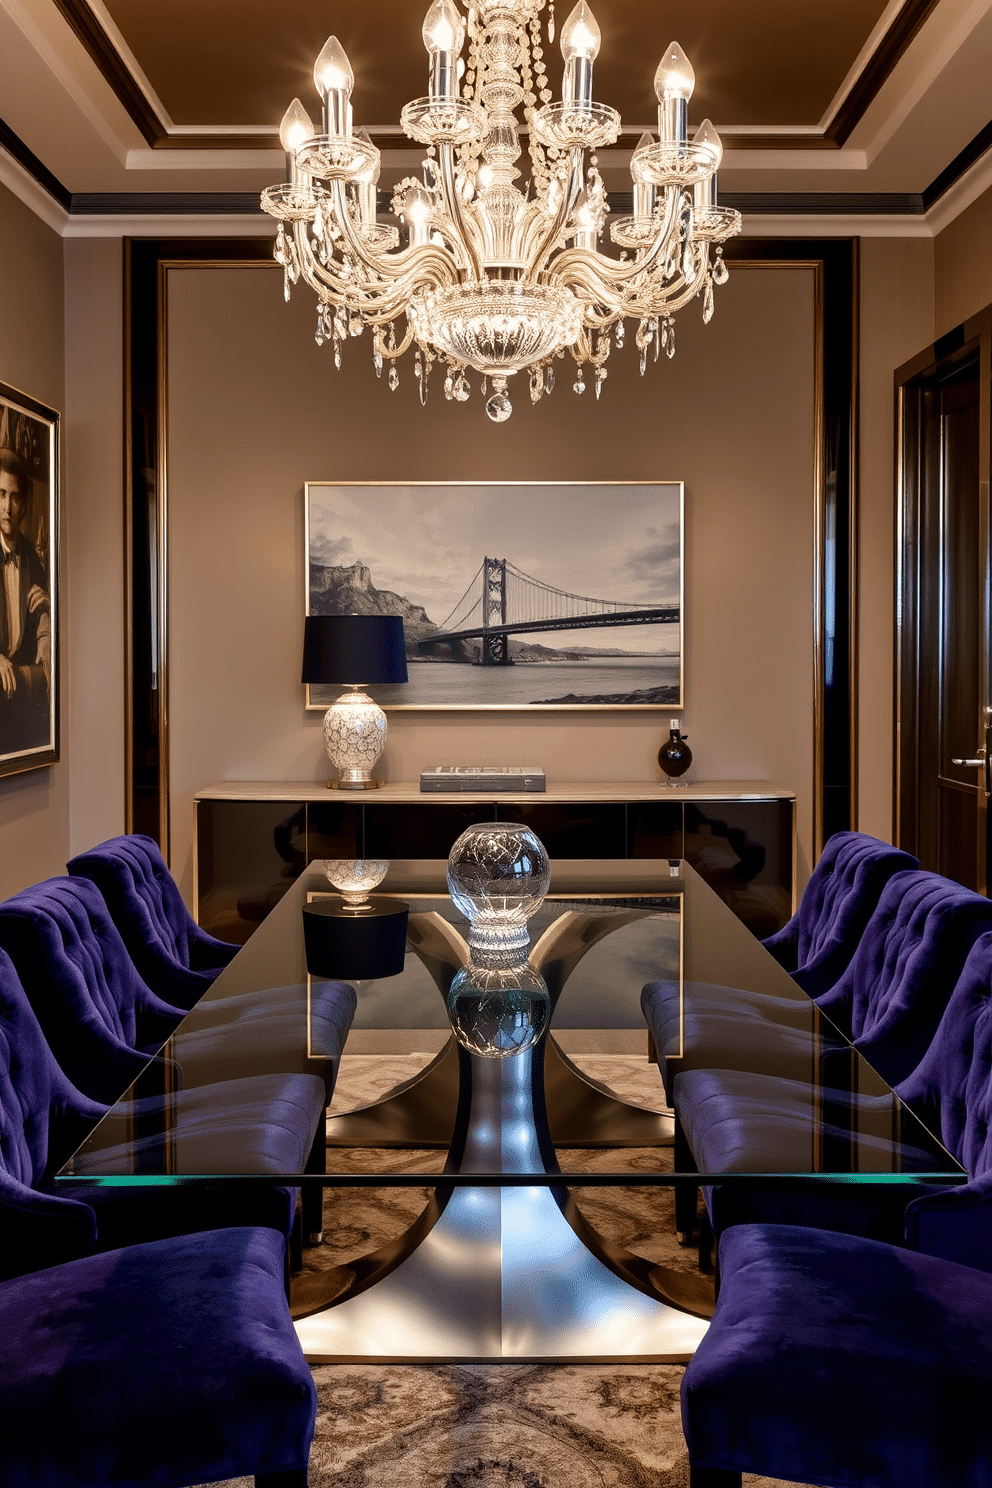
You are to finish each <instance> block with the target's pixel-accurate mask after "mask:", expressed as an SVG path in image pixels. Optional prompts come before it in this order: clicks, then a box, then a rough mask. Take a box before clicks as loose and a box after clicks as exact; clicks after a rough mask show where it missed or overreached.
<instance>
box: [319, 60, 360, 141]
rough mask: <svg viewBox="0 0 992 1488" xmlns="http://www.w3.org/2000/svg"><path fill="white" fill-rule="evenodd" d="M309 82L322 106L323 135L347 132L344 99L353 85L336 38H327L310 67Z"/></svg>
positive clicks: (349, 65) (348, 96)
mask: <svg viewBox="0 0 992 1488" xmlns="http://www.w3.org/2000/svg"><path fill="white" fill-rule="evenodd" d="M313 80H314V83H315V85H316V88H317V92H318V93H319V94H320V97H321V101H322V103H323V105H324V133H325V134H328V135H338V136H341V135H344V136H348V135H350V133H351V124H350V119H349V110H348V99H349V98H350V97H351V90H352V88H353V87H354V86H355V74H354V73H353V72H352V70H351V63H350V62H349V61H348V54H347V53H346V51H345V49H344V47H343V46H342V45H341V43H340V42H339V41H338V39H337V37H336V36H329V37H328V38H327V40H326V41H325V42H324V45H323V46H322V47H321V49H320V55H319V56H318V58H317V60H316V62H315V63H314V65H313Z"/></svg>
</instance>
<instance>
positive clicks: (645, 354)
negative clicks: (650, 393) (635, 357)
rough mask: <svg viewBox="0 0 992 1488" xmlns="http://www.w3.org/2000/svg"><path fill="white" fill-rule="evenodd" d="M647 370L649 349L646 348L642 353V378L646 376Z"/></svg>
mask: <svg viewBox="0 0 992 1488" xmlns="http://www.w3.org/2000/svg"><path fill="white" fill-rule="evenodd" d="M647 370H648V349H647V347H646V346H645V348H644V350H643V351H642V352H641V376H642V377H643V376H644V374H645V372H646V371H647Z"/></svg>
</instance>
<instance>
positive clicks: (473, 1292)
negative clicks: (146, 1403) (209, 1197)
mask: <svg viewBox="0 0 992 1488" xmlns="http://www.w3.org/2000/svg"><path fill="white" fill-rule="evenodd" d="M634 917H635V913H627V914H625V913H623V912H621V913H620V914H617V913H616V912H614V913H613V914H603V913H602V912H592V913H581V912H579V913H576V912H574V911H569V912H567V913H565V914H564V915H562V916H560V917H559V919H558V920H557V921H556V922H555V923H554V925H553V926H552V927H551V929H550V930H549V931H548V932H547V933H546V934H545V935H544V936H543V937H542V938H541V940H540V941H539V942H538V944H537V945H536V946H535V947H534V949H533V952H532V954H531V962H532V964H533V965H534V966H536V967H537V968H538V969H539V970H540V971H541V973H542V975H543V976H544V978H545V982H546V984H547V987H548V991H549V994H550V996H551V999H552V1004H554V1003H556V1002H557V1000H558V997H559V996H560V994H561V991H562V989H563V987H564V985H565V982H566V981H567V979H568V976H569V974H570V972H571V971H572V969H573V968H574V967H575V966H576V965H577V964H578V962H579V961H580V960H581V959H582V957H583V956H584V955H585V954H586V952H587V951H588V950H589V948H590V947H591V946H593V945H595V944H596V943H597V942H598V941H599V940H601V939H602V938H603V937H605V936H606V935H608V934H610V933H611V932H612V931H614V930H616V928H617V927H618V925H621V924H623V923H625V922H626V921H627V919H628V918H634ZM410 944H411V946H412V947H413V948H414V950H415V952H416V954H417V955H418V957H419V958H420V960H421V961H422V962H423V963H424V965H425V966H426V967H427V968H428V970H429V971H430V973H431V975H432V977H433V979H434V981H435V982H436V984H437V986H438V989H439V991H441V992H442V994H446V993H447V990H448V987H449V986H450V984H451V979H452V977H453V975H454V973H455V971H456V970H457V968H458V967H459V965H462V964H464V962H465V959H466V956H467V947H466V945H465V942H464V941H463V940H462V938H461V936H460V935H459V934H458V932H457V931H456V930H455V929H454V928H453V927H452V926H451V925H450V924H448V923H447V922H446V921H444V920H443V919H442V917H441V916H439V915H435V914H426V915H414V916H411V925H410ZM549 1106H550V1108H551V1110H550V1113H549V1109H548V1108H549ZM549 1114H550V1115H551V1122H550V1124H549ZM425 1139H426V1141H425ZM671 1139H672V1138H671V1118H670V1117H668V1116H665V1115H663V1114H660V1113H656V1112H649V1111H643V1110H639V1109H638V1108H636V1107H633V1106H629V1105H627V1104H626V1103H625V1102H623V1101H620V1100H618V1099H617V1098H616V1097H615V1096H613V1095H611V1094H610V1093H609V1092H608V1091H607V1090H605V1089H604V1088H603V1087H601V1086H598V1085H596V1084H595V1082H591V1081H589V1080H587V1079H586V1078H585V1076H583V1075H582V1072H581V1071H580V1070H578V1069H576V1067H575V1066H574V1065H573V1064H572V1063H571V1061H569V1060H568V1059H567V1058H566V1057H565V1056H564V1054H562V1052H561V1050H560V1049H558V1047H557V1045H556V1044H555V1043H554V1042H553V1040H551V1039H549V1038H545V1039H544V1040H543V1041H542V1042H541V1043H539V1044H538V1045H537V1046H536V1047H535V1048H533V1049H530V1050H527V1051H526V1052H524V1053H521V1054H516V1055H514V1056H512V1057H510V1058H505V1059H491V1058H483V1057H481V1056H479V1055H476V1054H470V1053H468V1052H467V1051H466V1050H465V1049H463V1048H460V1047H459V1046H458V1045H456V1044H455V1043H454V1041H453V1040H452V1041H451V1043H450V1044H449V1045H448V1046H447V1048H446V1049H445V1050H442V1052H441V1054H440V1055H439V1056H438V1058H437V1059H436V1060H434V1061H433V1063H432V1064H431V1065H429V1066H428V1068H427V1069H426V1070H424V1071H422V1072H421V1075H420V1076H418V1077H417V1078H416V1079H415V1080H413V1081H410V1082H408V1083H407V1085H406V1086H404V1087H402V1089H401V1090H399V1091H397V1092H394V1094H393V1095H392V1096H388V1097H386V1098H385V1099H383V1100H382V1101H380V1102H378V1103H376V1105H374V1106H371V1107H366V1108H364V1110H362V1111H360V1112H353V1113H351V1112H350V1113H345V1114H344V1115H342V1116H340V1117H336V1118H332V1119H331V1120H330V1121H329V1123H328V1140H329V1144H330V1145H332V1146H334V1145H338V1144H342V1145H345V1144H349V1143H353V1142H354V1143H358V1144H360V1143H361V1142H363V1141H366V1142H378V1143H381V1144H382V1145H397V1146H399V1145H408V1144H409V1145H414V1144H418V1145H419V1144H420V1143H423V1144H424V1145H434V1144H436V1143H438V1141H441V1142H443V1144H444V1145H446V1146H447V1147H448V1158H447V1161H446V1163H445V1170H444V1171H445V1173H448V1174H454V1173H457V1174H460V1175H462V1176H463V1177H464V1176H465V1175H468V1174H471V1173H486V1174H490V1175H491V1174H494V1173H507V1174H511V1173H513V1174H524V1175H526V1174H534V1175H535V1176H537V1175H547V1176H549V1177H550V1176H555V1175H558V1174H559V1173H560V1171H561V1170H560V1168H559V1166H558V1162H557V1159H556V1156H555V1148H554V1143H555V1142H558V1143H559V1144H560V1145H580V1144H581V1145H583V1146H586V1145H588V1146H604V1145H615V1146H624V1145H626V1146H634V1145H638V1146H640V1145H643V1146H648V1145H657V1146H662V1145H664V1146H667V1145H669V1144H670V1142H671ZM634 1176H635V1175H633V1174H632V1177H634ZM349 1270H350V1272H351V1275H352V1276H353V1278H354V1279H353V1280H352V1281H351V1284H350V1286H347V1287H346V1289H345V1290H344V1292H343V1293H339V1300H336V1301H334V1302H333V1303H332V1304H331V1305H330V1306H327V1307H325V1308H324V1309H323V1310H320V1311H315V1312H314V1313H313V1314H311V1315H310V1316H308V1317H303V1318H300V1319H299V1321H298V1322H297V1325H296V1326H297V1332H298V1334H299V1337H300V1341H301V1343H302V1344H303V1348H304V1352H305V1353H306V1355H307V1357H308V1359H310V1360H311V1362H313V1363H317V1362H321V1363H326V1362H330V1361H332V1360H335V1359H369V1358H376V1359H406V1360H414V1359H418V1360H425V1361H426V1360H436V1359H457V1360H462V1361H472V1360H474V1361H483V1360H495V1359H513V1360H516V1361H522V1360H543V1359H584V1360H589V1361H591V1360H593V1359H596V1360H603V1359H622V1358H624V1359H630V1358H639V1359H652V1360H658V1361H665V1362H675V1361H684V1360H686V1359H688V1358H690V1357H691V1356H692V1353H693V1352H694V1350H695V1348H696V1347H697V1345H698V1343H699V1341H700V1339H701V1338H702V1336H703V1334H704V1333H705V1331H706V1326H707V1325H706V1321H705V1320H704V1319H703V1318H701V1317H698V1316H694V1315H692V1313H690V1312H687V1311H684V1310H682V1309H681V1308H678V1307H675V1306H672V1305H670V1303H668V1302H666V1301H665V1300H663V1297H662V1295H661V1293H662V1291H663V1290H664V1286H665V1283H664V1279H663V1277H662V1275H661V1268H658V1267H654V1266H652V1265H651V1264H650V1263H649V1262H647V1261H644V1260H641V1259H639V1258H638V1257H636V1256H633V1255H630V1254H629V1253H627V1252H625V1251H621V1250H619V1249H616V1248H613V1247H609V1246H607V1245H606V1244H605V1243H604V1242H603V1241H602V1239H601V1237H599V1236H598V1235H597V1234H596V1232H595V1231H594V1230H593V1229H592V1228H591V1227H590V1226H589V1225H588V1224H586V1222H585V1221H584V1220H583V1218H582V1216H581V1215H580V1214H579V1212H578V1210H577V1209H576V1206H575V1205H574V1203H573V1202H572V1200H571V1198H570V1197H569V1194H568V1192H567V1189H566V1187H565V1184H564V1182H558V1183H548V1182H547V1181H545V1182H536V1183H534V1184H533V1185H527V1186H524V1187H513V1188H509V1187H507V1188H500V1187H495V1186H493V1187H489V1186H487V1187H474V1186H463V1185H453V1184H449V1185H444V1184H443V1179H442V1183H441V1184H439V1186H438V1187H437V1189H436V1190H435V1193H434V1197H433V1199H432V1201H431V1203H430V1205H429V1206H428V1208H427V1210H426V1211H425V1212H424V1214H423V1215H422V1216H421V1217H420V1219H419V1220H418V1221H417V1223H416V1224H414V1225H413V1226H412V1227H411V1229H410V1230H409V1231H407V1233H406V1235H404V1236H402V1237H401V1238H400V1239H399V1240H398V1241H397V1242H395V1243H394V1244H393V1245H391V1246H388V1247H386V1248H384V1249H383V1250H382V1251H380V1252H378V1253H377V1254H376V1255H373V1256H368V1257H365V1258H363V1261H362V1262H360V1263H358V1265H357V1266H356V1267H353V1268H349ZM315 1301H316V1299H315Z"/></svg>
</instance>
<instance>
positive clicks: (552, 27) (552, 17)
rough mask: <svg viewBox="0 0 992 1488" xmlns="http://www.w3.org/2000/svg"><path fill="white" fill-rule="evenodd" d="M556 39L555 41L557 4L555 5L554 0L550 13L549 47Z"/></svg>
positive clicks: (552, 0)
mask: <svg viewBox="0 0 992 1488" xmlns="http://www.w3.org/2000/svg"><path fill="white" fill-rule="evenodd" d="M554 39H555V3H554V0H551V7H550V10H549V11H548V45H549V46H550V45H551V43H552V42H553V41H554Z"/></svg>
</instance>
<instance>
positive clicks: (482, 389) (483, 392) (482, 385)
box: [479, 378, 487, 397]
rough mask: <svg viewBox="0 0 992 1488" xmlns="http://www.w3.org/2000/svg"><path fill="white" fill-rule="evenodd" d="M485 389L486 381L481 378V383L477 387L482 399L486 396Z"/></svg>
mask: <svg viewBox="0 0 992 1488" xmlns="http://www.w3.org/2000/svg"><path fill="white" fill-rule="evenodd" d="M486 387H487V382H486V379H485V378H483V379H482V382H481V383H480V385H479V392H480V393H481V394H482V396H483V397H485V396H486Z"/></svg>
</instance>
